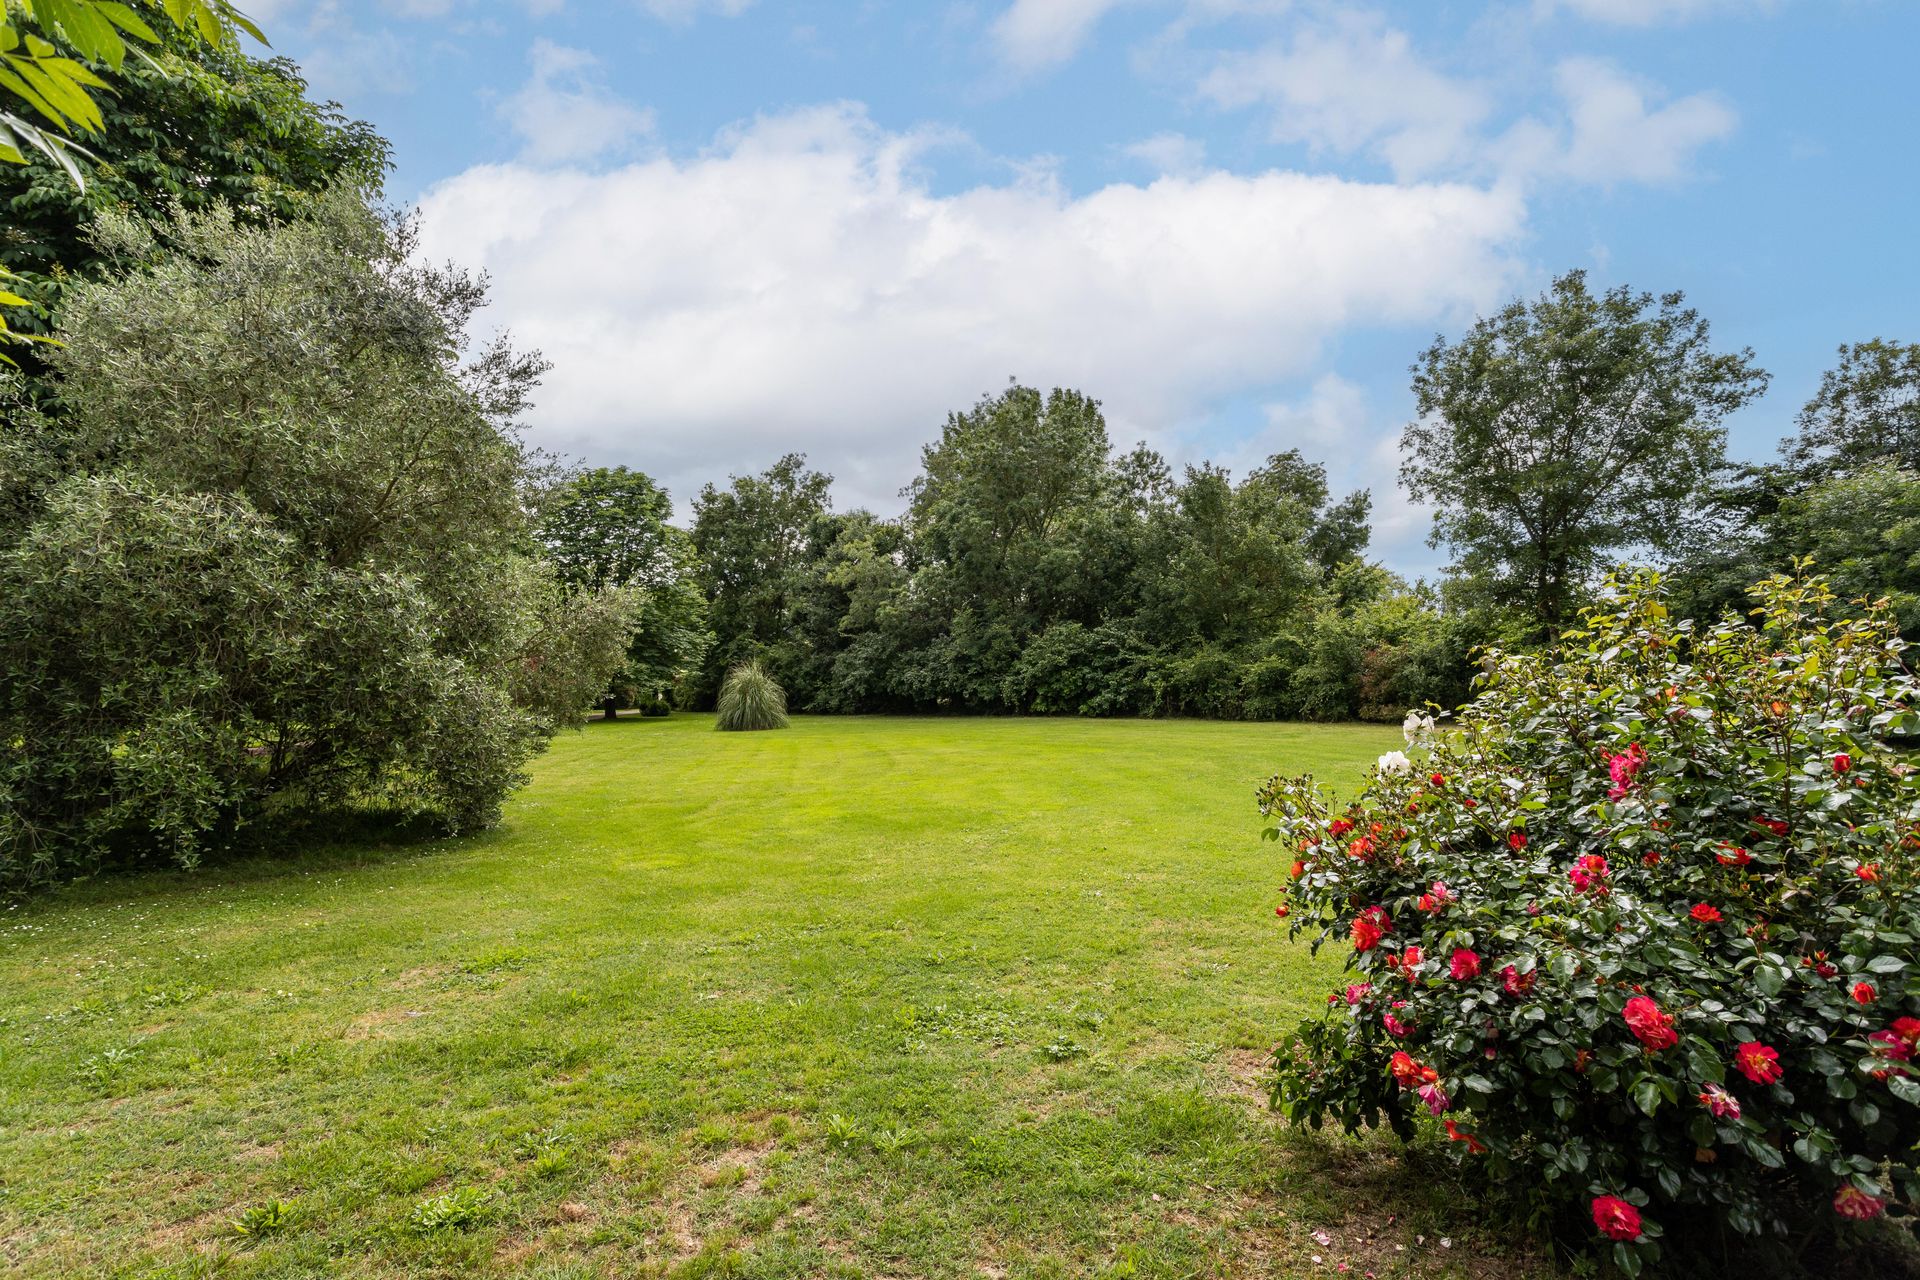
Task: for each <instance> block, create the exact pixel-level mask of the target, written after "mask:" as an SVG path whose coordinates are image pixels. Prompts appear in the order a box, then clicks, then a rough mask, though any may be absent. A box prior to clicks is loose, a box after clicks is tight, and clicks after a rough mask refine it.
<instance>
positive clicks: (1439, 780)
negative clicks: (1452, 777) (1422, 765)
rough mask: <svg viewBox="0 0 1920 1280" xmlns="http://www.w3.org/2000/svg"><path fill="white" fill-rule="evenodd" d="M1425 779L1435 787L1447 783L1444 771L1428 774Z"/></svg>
mask: <svg viewBox="0 0 1920 1280" xmlns="http://www.w3.org/2000/svg"><path fill="white" fill-rule="evenodd" d="M1427 781H1428V782H1431V783H1432V784H1433V785H1434V786H1436V787H1444V786H1446V785H1447V775H1446V774H1444V773H1435V774H1429V775H1428V777H1427Z"/></svg>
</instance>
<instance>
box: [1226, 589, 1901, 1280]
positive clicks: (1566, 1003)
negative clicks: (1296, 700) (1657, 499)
mask: <svg viewBox="0 0 1920 1280" xmlns="http://www.w3.org/2000/svg"><path fill="white" fill-rule="evenodd" d="M1755 597H1756V599H1757V600H1758V601H1759V602H1760V605H1761V608H1760V609H1758V610H1757V611H1756V613H1755V616H1754V618H1753V620H1752V621H1751V622H1749V621H1747V620H1743V619H1739V618H1734V617H1729V618H1727V619H1726V620H1724V621H1722V622H1720V623H1719V624H1717V625H1714V626H1711V627H1708V628H1705V629H1696V628H1695V627H1694V625H1693V624H1692V623H1689V622H1683V621H1677V620H1675V619H1673V618H1671V617H1670V616H1669V615H1668V612H1667V610H1666V608H1665V607H1664V606H1663V605H1662V603H1661V600H1660V592H1659V584H1658V581H1657V579H1656V578H1655V577H1653V576H1652V575H1642V576H1637V577H1634V578H1632V579H1631V580H1628V581H1622V582H1616V583H1614V584H1613V589H1612V591H1611V592H1610V594H1609V598H1608V601H1607V603H1606V604H1605V605H1603V606H1602V607H1601V608H1599V609H1597V610H1595V611H1593V612H1590V613H1589V614H1588V615H1586V618H1585V620H1584V624H1583V626H1582V627H1581V628H1580V629H1578V630H1575V631H1572V632H1569V633H1568V634H1567V636H1566V638H1565V639H1564V640H1563V641H1562V642H1561V644H1560V645H1559V647H1557V648H1555V649H1553V650H1551V651H1549V652H1545V653H1535V654H1517V653H1499V652H1496V653H1493V654H1491V655H1489V657H1488V660H1487V663H1486V668H1485V674H1484V675H1483V676H1482V681H1481V688H1480V691H1479V693H1478V694H1477V696H1476V697H1475V699H1474V700H1473V701H1472V702H1471V703H1470V704H1469V705H1467V706H1466V707H1465V708H1463V709H1462V710H1461V712H1460V715H1459V717H1458V719H1457V722H1456V723H1455V724H1454V725H1452V726H1450V727H1443V728H1442V729H1441V730H1440V731H1439V732H1434V733H1427V732H1424V731H1423V732H1420V733H1416V732H1415V728H1416V727H1417V726H1413V722H1412V721H1411V719H1410V721H1409V726H1410V727H1409V730H1408V737H1409V744H1410V745H1409V752H1410V754H1409V752H1391V753H1389V754H1388V756H1386V757H1383V758H1382V762H1381V764H1380V766H1379V767H1378V768H1376V770H1375V771H1374V773H1373V775H1372V777H1371V778H1370V779H1369V780H1368V782H1367V784H1366V786H1365V787H1364V789H1363V790H1362V791H1361V793H1360V795H1359V797H1358V798H1357V799H1355V800H1354V801H1353V802H1352V803H1351V804H1347V805H1343V806H1342V805H1336V804H1334V803H1333V802H1332V801H1330V800H1329V798H1328V797H1327V796H1326V795H1325V794H1324V793H1322V792H1321V791H1319V790H1318V789H1317V788H1316V787H1315V786H1314V784H1313V782H1312V781H1311V779H1308V778H1298V779H1274V780H1273V781H1271V782H1269V783H1268V784H1267V785H1266V787H1265V788H1264V789H1263V791H1262V793H1261V797H1260V805H1261V811H1262V813H1263V814H1264V815H1266V817H1267V819H1268V821H1269V824H1270V825H1269V827H1268V829H1267V831H1266V832H1265V834H1266V835H1267V837H1268V838H1270V839H1273V840H1277V841H1279V842H1280V844H1281V846H1282V847H1283V848H1284V849H1285V850H1286V851H1287V861H1288V862H1289V863H1290V864H1291V868H1290V871H1291V875H1290V885H1289V887H1288V890H1287V893H1286V900H1285V902H1284V903H1283V905H1282V906H1281V907H1280V908H1279V912H1280V914H1281V915H1282V916H1286V917H1290V920H1291V927H1292V930H1293V932H1294V933H1295V934H1296V935H1297V934H1302V933H1304V934H1308V935H1311V936H1312V937H1313V939H1314V943H1313V945H1314V946H1315V948H1316V949H1317V948H1318V947H1320V946H1322V945H1332V946H1335V947H1338V948H1340V949H1342V950H1343V951H1344V952H1345V955H1346V961H1347V968H1348V969H1349V970H1350V971H1351V973H1350V976H1349V977H1348V978H1347V980H1346V981H1345V982H1344V983H1343V984H1342V987H1341V989H1339V990H1336V991H1335V992H1333V993H1332V994H1331V995H1329V996H1328V998H1327V1010H1326V1013H1325V1014H1324V1015H1323V1016H1321V1017H1318V1018H1315V1019H1312V1020H1309V1021H1308V1022H1306V1023H1304V1024H1303V1025H1302V1026H1301V1027H1300V1029H1299V1031H1298V1032H1297V1034H1296V1035H1295V1036H1294V1037H1293V1039H1292V1041H1291V1043H1290V1044H1289V1045H1287V1046H1285V1047H1283V1048H1282V1050H1281V1051H1280V1053H1279V1054H1278V1056H1277V1060H1276V1075H1275V1078H1274V1081H1273V1100H1274V1104H1275V1105H1276V1106H1277V1107H1278V1108H1279V1109H1280V1110H1281V1111H1282V1112H1283V1113H1284V1114H1285V1115H1286V1116H1287V1117H1288V1118H1289V1119H1291V1120H1293V1121H1296V1122H1301V1123H1308V1124H1313V1125H1318V1124H1320V1123H1322V1122H1326V1121H1332V1122H1334V1123H1337V1124H1339V1125H1341V1126H1342V1127H1344V1128H1346V1129H1348V1130H1353V1129H1357V1128H1359V1127H1360V1126H1363V1125H1374V1124H1380V1123H1384V1124H1387V1125H1389V1126H1391V1127H1392V1128H1393V1129H1394V1130H1395V1131H1396V1132H1397V1133H1399V1134H1400V1135H1401V1136H1402V1137H1403V1138H1411V1137H1412V1136H1414V1135H1415V1133H1416V1131H1417V1130H1419V1129H1420V1128H1421V1127H1423V1126H1431V1127H1432V1128H1433V1130H1435V1131H1436V1133H1444V1134H1445V1136H1446V1138H1447V1139H1448V1140H1449V1141H1450V1143H1451V1144H1452V1145H1451V1147H1450V1149H1451V1150H1452V1151H1454V1153H1455V1154H1456V1155H1457V1157H1458V1158H1459V1159H1461V1160H1462V1161H1465V1162H1469V1163H1471V1164H1473V1165H1475V1166H1476V1167H1478V1168H1479V1169H1481V1170H1483V1171H1484V1173H1485V1174H1486V1176H1487V1178H1488V1179H1489V1181H1490V1183H1492V1182H1497V1183H1499V1184H1503V1185H1504V1186H1506V1187H1507V1188H1509V1189H1512V1188H1524V1189H1525V1190H1524V1191H1522V1192H1521V1194H1523V1195H1528V1196H1534V1197H1537V1198H1538V1203H1537V1205H1536V1206H1535V1207H1536V1208H1539V1209H1544V1210H1547V1211H1549V1212H1553V1213H1556V1214H1558V1215H1559V1216H1560V1220H1561V1221H1563V1222H1571V1221H1575V1220H1577V1221H1578V1222H1579V1223H1580V1224H1581V1230H1582V1231H1584V1232H1588V1233H1590V1236H1589V1238H1590V1239H1591V1240H1592V1241H1593V1242H1594V1244H1595V1246H1596V1247H1598V1248H1601V1249H1605V1250H1607V1251H1608V1252H1609V1253H1610V1256H1611V1257H1612V1259H1613V1261H1614V1262H1615V1263H1616V1264H1617V1265H1618V1266H1619V1267H1620V1268H1621V1269H1622V1270H1624V1271H1626V1272H1628V1273H1630V1274H1633V1273H1638V1272H1639V1271H1640V1270H1641V1268H1642V1266H1643V1265H1644V1264H1646V1263H1648V1262H1652V1261H1654V1260H1656V1259H1658V1258H1659V1256H1660V1243H1659V1242H1660V1240H1661V1237H1662V1235H1663V1224H1664V1225H1665V1226H1669V1227H1678V1226H1681V1225H1682V1224H1685V1225H1687V1226H1688V1228H1689V1230H1697V1229H1698V1228H1699V1227H1700V1226H1701V1225H1702V1224H1706V1225H1707V1226H1708V1228H1709V1230H1712V1229H1715V1224H1718V1225H1720V1226H1724V1227H1726V1228H1730V1229H1732V1230H1733V1231H1735V1232H1738V1233H1743V1234H1746V1235H1749V1236H1772V1235H1783V1234H1791V1235H1797V1236H1799V1237H1800V1238H1802V1239H1805V1238H1809V1237H1808V1236H1807V1234H1806V1233H1808V1232H1809V1231H1821V1232H1824V1231H1825V1229H1826V1228H1827V1227H1828V1226H1829V1225H1832V1224H1835V1222H1836V1220H1837V1219H1853V1220H1858V1219H1868V1218H1875V1217H1879V1216H1881V1215H1884V1214H1889V1213H1893V1214H1899V1215H1902V1216H1906V1215H1907V1214H1909V1213H1911V1212H1912V1211H1913V1210H1914V1209H1915V1207H1916V1202H1920V1177H1917V1176H1916V1172H1915V1162H1916V1144H1920V1056H1916V1051H1917V1050H1920V989H1916V984H1915V982H1914V978H1913V970H1914V965H1915V963H1916V960H1917V959H1920V956H1917V954H1916V953H1917V952H1920V946H1917V945H1916V941H1915V940H1916V938H1920V895H1916V892H1915V879H1916V874H1917V873H1920V773H1917V772H1916V771H1915V769H1914V767H1913V766H1911V765H1909V764H1908V763H1907V762H1906V760H1905V756H1904V752H1903V750H1902V746H1901V742H1900V740H1901V739H1902V738H1905V737H1907V736H1908V735H1911V734H1913V733H1914V732H1915V731H1916V730H1917V729H1920V716H1916V715H1915V713H1914V711H1913V707H1914V706H1915V698H1916V695H1917V694H1920V689H1917V688H1916V684H1915V681H1914V679H1913V677H1912V676H1911V675H1910V674H1909V672H1908V671H1907V670H1906V668H1905V666H1904V665H1903V663H1902V652H1903V645H1902V642H1901V640H1900V638H1899V635H1898V633H1897V630H1896V628H1895V625H1894V623H1893V621H1892V620H1891V619H1890V617H1889V616H1888V614H1887V612H1886V611H1885V609H1884V608H1883V607H1881V606H1879V605H1864V606H1858V607H1855V608H1852V609H1848V610H1844V611H1843V610H1840V609H1838V608H1836V601H1835V600H1834V598H1833V596H1832V593H1831V592H1830V591H1829V589H1828V588H1827V586H1826V584H1825V583H1824V582H1822V581H1820V580H1818V579H1805V578H1788V577H1784V576H1780V577H1774V578H1772V579H1769V580H1768V581H1767V582H1765V583H1763V584H1761V585H1760V586H1759V587H1757V588H1756V589H1755ZM1416 739H1418V741H1417V742H1416V741H1415V740H1416Z"/></svg>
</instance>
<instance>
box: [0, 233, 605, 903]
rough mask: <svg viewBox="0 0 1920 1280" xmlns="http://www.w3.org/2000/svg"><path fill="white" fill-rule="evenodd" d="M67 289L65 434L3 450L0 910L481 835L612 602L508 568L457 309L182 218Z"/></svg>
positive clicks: (516, 360) (587, 687)
mask: <svg viewBox="0 0 1920 1280" xmlns="http://www.w3.org/2000/svg"><path fill="white" fill-rule="evenodd" d="M166 240H167V243H168V245H169V248H168V249H166V250H164V251H163V250H160V249H159V248H157V247H156V242H155V240H154V239H153V238H152V237H151V235H149V234H147V233H146V231H145V230H144V229H143V228H142V227H141V226H140V225H139V224H136V223H133V222H131V221H122V222H120V223H118V224H117V225H115V226H111V227H109V228H108V229H107V231H106V232H105V233H104V234H103V244H105V245H106V246H107V247H108V248H109V249H110V251H111V252H113V253H115V254H117V255H118V257H119V259H120V260H121V261H122V262H123V263H124V264H125V265H124V269H123V270H122V272H121V273H120V274H118V275H117V276H113V277H110V278H107V279H104V280H101V281H98V282H90V283H83V284H81V285H79V286H77V287H76V288H75V290H74V291H73V293H72V294H71V296H70V297H69V300H68V305H67V307H66V308H65V310H64V313H63V317H62V327H61V330H60V336H61V338H62V340H63V341H64V343H65V345H64V346H63V347H62V348H60V349H58V350H57V351H56V352H55V355H54V357H53V361H52V375H53V378H54V382H55V385H56V386H57V389H58V392H59V396H60V400H61V405H62V411H61V412H60V413H59V414H57V415H53V416H49V417H46V418H39V417H36V416H34V415H33V414H31V413H29V412H24V411H23V412H20V413H17V414H14V415H13V417H14V419H15V422H14V425H15V426H16V430H15V432H14V433H13V435H12V437H11V439H10V440H9V441H8V444H7V447H6V448H5V449H4V450H0V467H4V469H5V475H4V476H0V493H4V494H5V496H6V499H7V501H6V503H5V507H4V510H3V511H0V519H4V521H5V523H4V525H0V880H11V881H15V882H35V881H42V880H46V879H50V878H53V877H55V876H58V875H61V874H63V873H66V872H69V871H72V870H77V869H85V868H87V867H90V866H94V865H99V864H100V863H102V862H108V861H129V862H143V861H146V862H150V861H155V860H171V861H174V862H179V863H188V864H190V863H192V862H193V861H194V860H196V859H198V858H200V857H202V856H204V855H205V854H206V853H208V852H209V851H211V850H214V849H217V848H219V847H221V846H222V845H224V844H226V843H228V842H230V841H232V840H234V839H236V838H240V837H242V836H243V835H244V833H245V832H246V830H247V829H248V828H249V827H256V828H257V827H262V826H265V827H269V828H278V827H279V826H280V825H281V823H282V822H283V821H284V820H286V819H290V818H293V817H297V816H301V815H311V814H316V813H326V812H329V811H331V810H332V809H334V808H336V807H338V806H340V805H342V804H348V803H373V804H379V805H384V806H388V807H392V808H394V809H398V810H401V811H404V812H410V813H418V814H431V815H433V816H434V817H436V818H438V819H439V820H440V821H442V822H443V823H444V824H445V825H446V826H448V827H450V828H454V829H462V828H471V827H475V826H481V825H485V824H487V823H490V822H492V821H494V820H495V819H496V817H497V815H498V813H499V808H500V804H501V801H502V800H503V798H504V797H505V795H506V794H507V792H508V791H509V789H510V788H511V787H512V786H513V785H515V783H516V782H517V781H518V780H519V777H520V767H521V765H522V764H524V762H525V761H526V760H527V759H528V757H530V756H531V755H532V754H534V753H535V752H536V751H538V750H539V749H540V748H541V747H542V745H543V744H544V742H545V741H546V738H547V737H548V735H549V734H550V733H551V732H552V731H553V729H554V728H555V727H556V726H558V725H560V724H562V723H565V722H567V721H569V720H571V719H577V718H578V716H579V709H580V708H582V707H584V706H585V705H586V704H587V703H588V702H589V701H590V700H591V699H592V697H593V695H594V693H595V692H597V691H598V690H599V689H600V688H601V687H603V686H604V684H605V682H606V679H607V677H608V674H609V673H610V672H611V670H612V669H613V668H614V667H615V666H617V665H618V663H619V662H620V661H621V659H622V656H623V652H624V648H625V642H626V635H627V630H628V626H629V620H630V611H631V602H630V601H628V600H627V599H626V598H625V596H624V595H623V594H621V593H617V592H616V593H611V594H606V595H602V596H598V597H594V598H591V599H589V600H587V601H584V602H583V601H579V600H569V599H568V598H567V597H566V595H565V593H564V591H563V588H562V586H561V584H560V583H559V581H558V579H557V578H556V577H555V575H554V574H553V572H552V571H551V570H550V569H549V568H548V567H547V566H546V565H545V564H544V562H543V561H541V560H540V559H539V558H538V557H537V556H536V554H535V544H534V540H533V538H532V532H531V528H530V525H529V520H528V518H527V515H526V505H525V503H524V502H523V500H522V497H523V495H522V489H523V482H524V480H525V477H526V474H527V459H526V456H525V453H524V451H523V449H522V447H521V445H520V444H519V442H518V438H517V434H516V429H515V422H516V419H517V417H518V415H519V413H520V411H521V410H522V408H523V407H524V406H525V404H526V401H527V396H528V394H529V391H530V390H531V388H532V386H533V384H534V382H535V380H536V379H537V377H538V375H539V373H540V371H541V369H542V367H543V366H542V365H541V362H540V361H539V359H538V358H537V357H533V356H528V355H523V354H519V353H516V352H515V351H513V350H512V349H511V348H510V347H508V346H506V345H505V344H503V343H494V344H491V345H487V346H483V347H480V348H479V349H478V350H476V351H473V352H471V354H470V355H463V352H466V350H467V345H468V344H467V341H466V330H467V327H468V323H469V321H470V319H471V317H472V315H473V313H474V311H475V309H476V308H477V307H478V306H480V305H481V303H482V301H483V300H484V291H483V288H482V285H481V284H480V282H479V281H477V280H476V279H474V278H473V277H471V276H469V275H467V274H465V273H463V272H461V271H458V270H455V269H434V268H425V267H420V266H417V265H415V264H414V263H413V262H412V259H411V249H412V243H411V240H410V236H409V233H408V230H407V228H406V227H405V226H404V225H396V224H394V223H392V222H390V221H387V220H383V219H382V218H380V217H377V216H376V215H374V214H373V213H371V212H369V211H368V210H367V209H365V208H364V207H363V206H361V205H360V204H359V202H358V201H357V200H356V199H354V198H352V197H350V196H345V195H343V196H340V197H338V198H336V199H334V200H332V201H330V202H329V203H327V204H326V205H325V207H323V208H322V209H321V210H320V211H319V214H318V216H316V217H315V218H313V219H311V220H306V221H302V222H299V223H289V224H281V225H268V226H264V227H247V226H242V225H240V224H238V223H237V222H236V221H235V220H234V219H233V218H232V217H231V216H230V215H228V214H227V213H226V212H225V211H223V210H221V209H218V208H216V209H213V210H210V211H207V212H203V213H198V214H183V215H181V217H180V218H179V219H178V221H177V223H176V225H174V226H173V227H171V228H169V230H168V233H167V236H166Z"/></svg>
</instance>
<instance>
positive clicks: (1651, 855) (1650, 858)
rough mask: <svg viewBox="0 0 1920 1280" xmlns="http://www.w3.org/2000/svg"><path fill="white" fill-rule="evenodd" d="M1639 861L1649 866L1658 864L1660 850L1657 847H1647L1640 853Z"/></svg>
mask: <svg viewBox="0 0 1920 1280" xmlns="http://www.w3.org/2000/svg"><path fill="white" fill-rule="evenodd" d="M1640 861H1641V862H1643V863H1645V864H1646V865H1647V866H1649V867H1657V866H1659V865H1660V851H1659V850H1658V849H1649V850H1647V851H1646V852H1645V853H1643V854H1641V855H1640Z"/></svg>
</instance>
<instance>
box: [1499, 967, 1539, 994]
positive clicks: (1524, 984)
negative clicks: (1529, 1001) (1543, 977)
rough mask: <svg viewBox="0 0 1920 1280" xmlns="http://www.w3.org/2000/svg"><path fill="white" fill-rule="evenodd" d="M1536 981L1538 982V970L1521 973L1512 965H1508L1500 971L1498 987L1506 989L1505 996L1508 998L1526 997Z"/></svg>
mask: <svg viewBox="0 0 1920 1280" xmlns="http://www.w3.org/2000/svg"><path fill="white" fill-rule="evenodd" d="M1538 981H1540V971H1539V970H1538V969H1534V970H1530V971H1529V972H1527V973H1521V972H1520V971H1519V970H1518V969H1516V968H1514V967H1513V966H1512V965H1508V966H1507V967H1506V968H1504V969H1502V970H1501V971H1500V985H1501V986H1503V987H1505V988H1506V989H1507V994H1508V995H1510V996H1524V995H1526V994H1527V993H1528V992H1529V991H1532V990H1533V984H1534V983H1536V982H1538Z"/></svg>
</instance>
